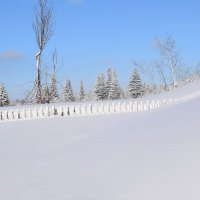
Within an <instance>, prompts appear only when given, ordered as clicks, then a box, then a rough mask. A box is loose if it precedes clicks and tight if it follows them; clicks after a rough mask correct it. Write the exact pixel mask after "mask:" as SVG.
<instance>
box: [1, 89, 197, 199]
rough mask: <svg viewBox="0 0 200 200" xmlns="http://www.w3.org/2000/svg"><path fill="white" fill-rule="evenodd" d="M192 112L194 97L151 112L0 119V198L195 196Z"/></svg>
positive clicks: (195, 178)
mask: <svg viewBox="0 0 200 200" xmlns="http://www.w3.org/2000/svg"><path fill="white" fill-rule="evenodd" d="M192 87H193V86H192ZM196 89H197V90H199V88H196ZM191 90H192V89H191ZM193 91H194V92H195V91H196V90H193ZM183 92H184V91H183ZM196 92H197V91H196ZM188 96H189V94H188ZM199 113H200V97H199V96H198V97H195V98H192V99H188V100H187V101H182V102H180V103H177V104H173V105H172V106H167V107H162V108H160V109H158V110H152V111H151V112H137V113H126V114H118V115H116V114H115V115H114V114H110V115H98V116H95V117H94V116H87V117H72V118H48V119H43V120H29V121H17V122H12V123H1V124H0V158H1V161H0V199H2V200H27V199H28V200H41V199H42V200H55V199H56V200H66V199H70V200H79V199H81V200H90V199H91V200H112V199H113V200H122V199H124V200H133V199H137V200H147V199H148V200H169V199H173V200H180V199H181V200H188V199H189V200H198V199H199V198H200V190H199V185H200V159H199V157H200V145H199V143H200V126H199Z"/></svg>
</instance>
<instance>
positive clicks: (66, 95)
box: [62, 80, 75, 102]
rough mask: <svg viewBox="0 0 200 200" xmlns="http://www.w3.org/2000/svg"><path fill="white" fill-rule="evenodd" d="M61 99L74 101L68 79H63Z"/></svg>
mask: <svg viewBox="0 0 200 200" xmlns="http://www.w3.org/2000/svg"><path fill="white" fill-rule="evenodd" d="M62 101H63V102H74V101H75V98H74V95H73V90H72V86H71V81H70V80H65V82H64V88H63V94H62Z"/></svg>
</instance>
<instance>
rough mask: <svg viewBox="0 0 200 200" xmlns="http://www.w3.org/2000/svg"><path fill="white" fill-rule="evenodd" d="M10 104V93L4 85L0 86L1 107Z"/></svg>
mask: <svg viewBox="0 0 200 200" xmlns="http://www.w3.org/2000/svg"><path fill="white" fill-rule="evenodd" d="M9 104H10V101H9V97H8V93H7V91H6V88H5V87H4V85H3V84H1V85H0V106H1V107H2V106H8V105H9Z"/></svg>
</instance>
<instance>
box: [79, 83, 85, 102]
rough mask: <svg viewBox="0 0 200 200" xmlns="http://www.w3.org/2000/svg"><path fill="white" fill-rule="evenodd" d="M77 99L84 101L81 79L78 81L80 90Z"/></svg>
mask: <svg viewBox="0 0 200 200" xmlns="http://www.w3.org/2000/svg"><path fill="white" fill-rule="evenodd" d="M79 100H80V101H84V100H85V90H84V86H83V81H82V80H81V82H80V92H79Z"/></svg>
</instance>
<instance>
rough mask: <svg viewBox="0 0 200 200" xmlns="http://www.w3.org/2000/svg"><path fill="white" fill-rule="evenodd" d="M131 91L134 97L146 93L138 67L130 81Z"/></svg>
mask: <svg viewBox="0 0 200 200" xmlns="http://www.w3.org/2000/svg"><path fill="white" fill-rule="evenodd" d="M129 93H130V95H131V97H132V98H138V97H141V96H142V95H143V93H144V87H143V85H142V81H141V78H140V76H139V74H138V72H137V70H136V69H134V70H133V72H132V75H131V78H130V81H129Z"/></svg>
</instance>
